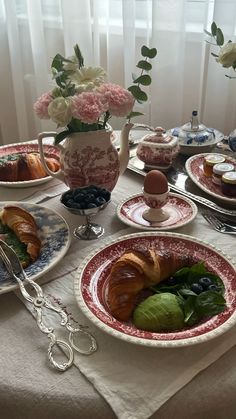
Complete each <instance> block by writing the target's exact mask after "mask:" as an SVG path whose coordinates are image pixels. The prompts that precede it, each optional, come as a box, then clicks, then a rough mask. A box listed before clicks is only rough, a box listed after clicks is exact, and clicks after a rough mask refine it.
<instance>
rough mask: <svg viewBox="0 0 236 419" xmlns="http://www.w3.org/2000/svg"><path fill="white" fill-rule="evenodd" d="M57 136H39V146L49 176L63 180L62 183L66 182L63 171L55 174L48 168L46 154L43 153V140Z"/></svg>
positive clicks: (50, 133) (44, 133) (45, 133)
mask: <svg viewBox="0 0 236 419" xmlns="http://www.w3.org/2000/svg"><path fill="white" fill-rule="evenodd" d="M56 135H57V133H56V132H54V131H52V132H42V133H40V134H39V135H38V144H39V153H40V157H41V161H42V165H43V167H44V169H45V171H46V172H47V174H48V175H50V176H52V177H55V178H56V179H59V180H62V182H65V178H64V174H63V172H62V170H61V169H59V170H58V171H57V172H53V171H52V170H50V169H49V168H48V165H47V163H46V161H45V158H44V152H43V139H44V138H48V137H55V136H56Z"/></svg>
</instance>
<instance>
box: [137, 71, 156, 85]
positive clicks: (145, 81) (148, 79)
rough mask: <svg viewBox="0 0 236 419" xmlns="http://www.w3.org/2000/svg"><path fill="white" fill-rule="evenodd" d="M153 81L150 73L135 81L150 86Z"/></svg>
mask: <svg viewBox="0 0 236 419" xmlns="http://www.w3.org/2000/svg"><path fill="white" fill-rule="evenodd" d="M151 82H152V79H151V77H150V76H149V75H148V74H143V75H142V76H140V77H138V78H137V79H136V80H134V83H140V84H142V85H143V86H149V85H150V84H151Z"/></svg>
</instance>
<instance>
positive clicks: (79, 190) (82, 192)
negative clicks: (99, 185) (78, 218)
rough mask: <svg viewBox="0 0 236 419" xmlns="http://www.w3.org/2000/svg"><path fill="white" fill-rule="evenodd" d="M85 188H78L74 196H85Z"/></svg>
mask: <svg viewBox="0 0 236 419" xmlns="http://www.w3.org/2000/svg"><path fill="white" fill-rule="evenodd" d="M84 193H85V192H84V188H76V189H74V196H75V195H77V194H83V195H84Z"/></svg>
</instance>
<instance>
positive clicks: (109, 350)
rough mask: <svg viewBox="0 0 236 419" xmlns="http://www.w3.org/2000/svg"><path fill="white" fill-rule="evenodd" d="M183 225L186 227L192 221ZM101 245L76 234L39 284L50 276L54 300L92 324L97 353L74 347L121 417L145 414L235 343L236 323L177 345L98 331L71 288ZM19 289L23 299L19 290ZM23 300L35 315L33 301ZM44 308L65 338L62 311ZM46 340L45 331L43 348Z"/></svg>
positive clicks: (78, 361) (75, 318) (75, 319)
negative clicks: (144, 344)
mask: <svg viewBox="0 0 236 419" xmlns="http://www.w3.org/2000/svg"><path fill="white" fill-rule="evenodd" d="M198 217H199V222H200V223H205V221H202V219H201V220H200V215H199V216H198ZM185 230H186V231H188V226H186V227H185ZM209 231H210V229H209ZM133 232H135V230H134V229H132V228H126V229H124V230H122V231H120V232H119V233H117V234H114V235H112V236H111V237H110V238H111V239H115V238H118V237H120V236H122V235H125V234H130V233H133ZM181 232H182V231H181ZM213 236H214V233H213ZM222 236H224V235H222ZM222 236H220V238H221V237H222ZM217 237H218V236H217ZM106 241H107V238H105V239H103V240H100V243H99V247H100V245H101V246H102V245H103V244H104V245H105V243H106ZM82 246H83V247H82ZM97 247H98V243H97V241H95V242H83V244H80V243H79V244H78V241H77V242H75V241H74V240H73V241H72V245H71V249H70V252H69V253H68V254H67V255H66V256H65V257H64V259H63V262H61V263H60V264H59V265H58V266H57V267H56V268H55V269H54V270H53V271H52V272H51V273H50V272H49V273H48V274H47V277H42V278H41V284H43V283H44V282H47V283H46V284H44V285H43V290H44V293H45V294H46V295H47V296H48V298H49V299H50V300H51V301H52V302H53V303H54V304H57V305H59V306H60V307H62V308H63V309H64V310H66V312H67V313H68V314H69V317H70V320H71V322H72V324H74V325H75V326H76V324H82V325H87V326H89V329H88V330H89V331H90V332H91V333H92V334H93V335H94V337H95V338H96V340H97V343H98V350H97V352H96V353H94V354H92V355H90V356H84V355H81V354H78V353H76V355H75V361H74V364H75V365H76V367H77V368H78V369H79V370H80V372H81V373H82V374H84V376H85V377H86V378H87V379H88V380H89V381H90V382H91V383H92V384H93V385H94V387H95V388H96V389H97V391H98V392H99V393H100V394H101V395H102V396H103V397H104V398H105V399H106V401H107V402H108V403H109V404H110V406H111V408H112V409H113V411H114V412H115V414H116V416H117V417H118V418H119V419H147V418H149V417H150V416H151V415H152V414H153V413H154V412H156V411H157V410H158V409H159V408H160V407H161V406H162V405H163V404H164V403H165V402H166V401H167V400H168V399H169V398H170V397H172V396H173V395H174V394H175V393H176V392H177V391H178V390H179V389H181V388H182V387H183V386H184V385H186V384H187V383H188V382H189V381H190V380H192V379H193V377H194V376H195V375H196V374H198V373H199V372H200V371H201V370H203V369H205V368H206V367H208V366H209V365H210V364H212V363H213V362H215V361H216V360H217V359H218V358H219V357H220V356H221V355H222V354H224V353H225V352H226V351H228V350H229V349H230V348H231V347H232V346H234V345H235V344H236V327H233V328H232V329H231V330H230V331H228V332H227V333H225V334H224V335H222V336H220V337H218V338H216V339H213V340H211V341H208V342H206V343H204V344H200V345H194V346H189V347H181V348H175V349H173V348H171V349H159V348H148V347H142V346H139V345H134V344H131V343H127V342H125V341H121V340H119V339H116V338H114V337H112V336H110V335H109V334H106V333H104V332H102V331H100V330H99V329H98V328H96V327H95V326H94V325H93V324H92V323H91V322H90V321H89V320H88V319H87V318H86V317H85V316H84V315H83V313H82V312H81V311H80V309H79V307H78V305H77V302H76V300H75V296H74V289H73V288H74V285H73V282H74V278H75V276H76V275H77V268H78V265H79V264H80V263H81V262H82V261H83V259H84V258H85V257H86V256H87V255H88V251H89V252H90V251H91V252H92V251H94V250H96V249H97ZM49 281H50V282H49ZM16 294H17V296H18V297H19V298H21V299H22V297H21V294H20V293H19V291H16ZM22 300H23V299H22ZM23 302H24V303H25V304H26V307H27V308H28V309H29V310H30V311H31V313H32V315H34V313H33V311H32V307H31V305H29V303H27V302H25V301H23ZM46 314H47V321H48V322H49V323H50V325H52V326H53V327H54V328H55V331H56V334H57V335H58V337H60V338H62V339H65V340H67V339H68V332H66V331H65V329H64V328H63V327H62V326H59V324H60V323H59V321H60V318H59V316H57V315H56V314H55V313H52V312H50V311H47V313H46ZM35 326H36V325H35ZM42 339H43V337H42ZM47 344H48V343H47V338H46V336H45V353H46V349H47ZM64 374H66V372H65V373H64Z"/></svg>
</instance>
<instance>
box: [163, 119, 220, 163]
mask: <svg viewBox="0 0 236 419" xmlns="http://www.w3.org/2000/svg"><path fill="white" fill-rule="evenodd" d="M170 133H171V134H172V135H174V136H175V137H178V138H179V145H180V153H182V154H186V155H192V154H198V153H202V152H208V151H210V150H211V149H212V148H213V147H214V146H215V144H216V143H218V142H220V141H221V140H223V138H224V134H222V133H221V132H220V131H218V130H216V129H214V128H207V127H206V126H205V125H203V124H201V123H199V121H198V111H193V112H192V116H191V120H190V122H187V123H186V124H184V125H183V126H182V127H177V128H172V129H171V130H170Z"/></svg>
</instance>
